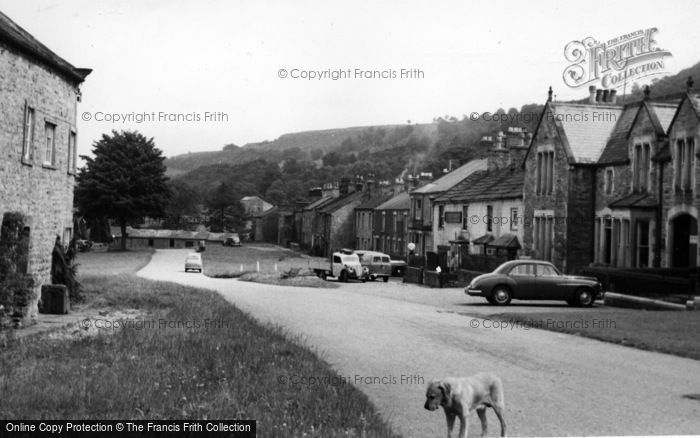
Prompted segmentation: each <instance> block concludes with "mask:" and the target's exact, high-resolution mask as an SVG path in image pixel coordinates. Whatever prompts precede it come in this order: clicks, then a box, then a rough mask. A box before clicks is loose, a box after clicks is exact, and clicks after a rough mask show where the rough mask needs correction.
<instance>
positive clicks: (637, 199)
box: [608, 193, 659, 208]
mask: <svg viewBox="0 0 700 438" xmlns="http://www.w3.org/2000/svg"><path fill="white" fill-rule="evenodd" d="M608 206H609V207H610V208H655V207H658V206H659V203H658V201H657V200H656V197H655V196H653V195H650V194H648V193H632V194H631V195H627V196H624V197H622V198H620V199H618V200H616V201H613V202H611V203H610V204H609V205H608Z"/></svg>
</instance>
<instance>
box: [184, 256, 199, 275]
mask: <svg viewBox="0 0 700 438" xmlns="http://www.w3.org/2000/svg"><path fill="white" fill-rule="evenodd" d="M187 271H197V272H202V254H200V253H198V252H191V253H189V254H187V258H186V259H185V272H187Z"/></svg>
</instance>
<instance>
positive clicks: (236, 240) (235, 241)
mask: <svg viewBox="0 0 700 438" xmlns="http://www.w3.org/2000/svg"><path fill="white" fill-rule="evenodd" d="M224 246H241V238H240V237H239V236H238V234H236V233H234V234H233V235H232V236H231V237H227V238H226V240H224Z"/></svg>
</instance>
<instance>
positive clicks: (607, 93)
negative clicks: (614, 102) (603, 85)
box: [603, 89, 610, 103]
mask: <svg viewBox="0 0 700 438" xmlns="http://www.w3.org/2000/svg"><path fill="white" fill-rule="evenodd" d="M603 102H604V103H608V102H610V90H608V89H605V90H603Z"/></svg>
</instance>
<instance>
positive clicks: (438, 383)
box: [423, 373, 506, 438]
mask: <svg viewBox="0 0 700 438" xmlns="http://www.w3.org/2000/svg"><path fill="white" fill-rule="evenodd" d="M425 397H426V400H425V405H424V406H423V407H424V408H425V409H427V410H429V411H435V410H437V409H438V408H439V407H440V406H442V408H443V409H444V410H445V417H446V418H447V438H451V437H452V430H453V428H454V424H455V418H457V417H459V421H460V425H459V438H466V437H467V429H468V428H469V413H470V412H471V411H473V410H476V413H477V414H478V415H479V420H481V436H485V435H486V429H487V424H486V408H492V409H493V410H494V412H495V413H496V416H497V417H498V421H500V423H501V436H502V437H505V436H506V421H505V419H504V418H503V416H504V414H505V400H504V398H503V383H502V382H501V379H499V378H498V377H497V376H495V375H493V374H490V373H479V374H476V375H474V376H471V377H447V378H445V379H442V380H433V381H432V382H430V384H429V385H428V390H427V391H426V394H425Z"/></svg>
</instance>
